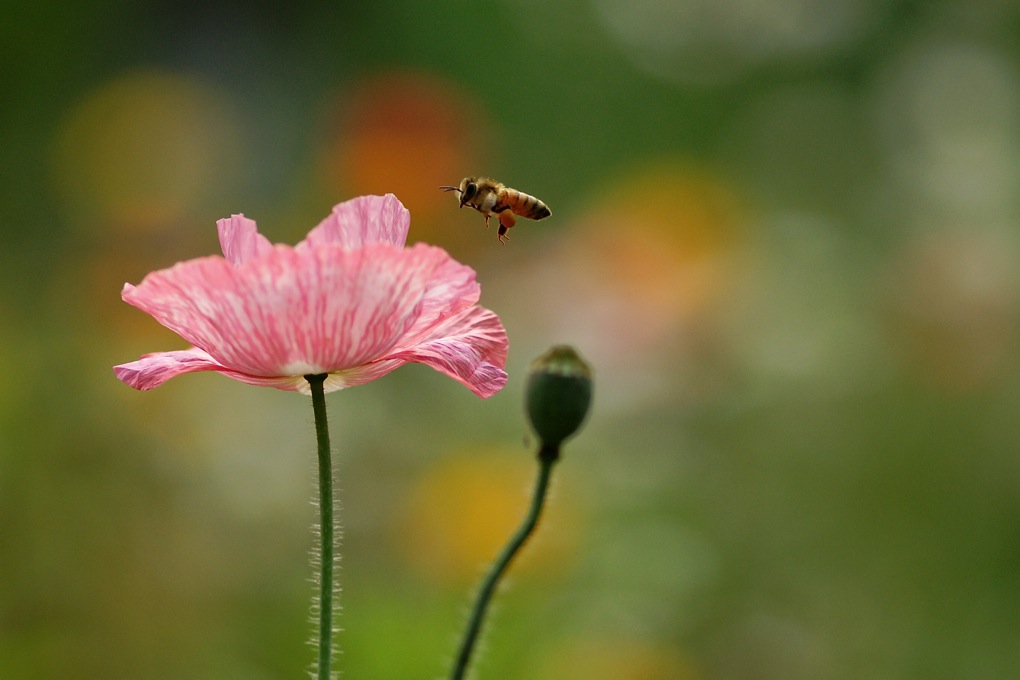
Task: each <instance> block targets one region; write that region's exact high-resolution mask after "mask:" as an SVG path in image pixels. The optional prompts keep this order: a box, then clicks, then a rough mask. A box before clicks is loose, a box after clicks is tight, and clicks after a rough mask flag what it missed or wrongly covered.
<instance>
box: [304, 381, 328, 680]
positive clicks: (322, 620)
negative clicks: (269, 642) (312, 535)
mask: <svg viewBox="0 0 1020 680" xmlns="http://www.w3.org/2000/svg"><path fill="white" fill-rule="evenodd" d="M305 380H307V381H308V384H309V386H310V387H311V391H312V411H313V412H314V413H315V439H316V441H317V443H318V448H319V637H318V641H317V642H318V650H319V660H318V665H317V671H318V674H317V676H316V677H317V678H318V680H330V678H331V674H330V665H331V664H332V661H333V462H332V460H331V451H330V447H329V424H328V423H327V422H326V395H325V392H324V390H323V383H324V382H325V380H326V374H324V373H322V374H319V375H306V376H305Z"/></svg>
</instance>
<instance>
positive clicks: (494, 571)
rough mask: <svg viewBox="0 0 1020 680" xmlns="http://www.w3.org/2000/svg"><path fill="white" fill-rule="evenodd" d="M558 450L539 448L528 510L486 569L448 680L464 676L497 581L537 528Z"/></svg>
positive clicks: (550, 447) (457, 679)
mask: <svg viewBox="0 0 1020 680" xmlns="http://www.w3.org/2000/svg"><path fill="white" fill-rule="evenodd" d="M559 454H560V451H559V447H558V446H555V447H552V446H545V445H543V446H542V447H541V448H540V449H539V452H538V478H537V479H536V481H535V491H534V493H533V495H532V498H531V507H530V508H529V510H528V514H527V515H526V516H525V518H524V521H523V522H522V523H521V525H520V527H518V528H517V531H516V532H515V533H514V535H513V536H512V537H511V538H510V542H509V543H507V544H506V546H505V547H504V548H503V551H502V552H501V553H500V554H499V557H497V558H496V561H495V562H493V563H492V566H490V567H489V572H488V573H487V574H486V575H485V578H484V579H483V580H482V586H481V588H480V590H479V591H478V598H477V599H476V600H475V605H474V607H473V608H472V610H471V619H470V620H469V621H468V627H467V630H466V631H465V633H464V639H463V641H462V642H461V646H460V653H459V654H458V655H457V664H456V666H454V669H453V674H452V675H451V676H450V678H451V680H463V678H464V674H465V673H467V668H468V662H469V661H470V660H471V652H472V651H473V650H474V646H475V643H476V642H477V641H478V635H479V633H481V630H482V621H483V619H484V618H485V611H486V609H487V608H488V606H489V602H490V601H491V600H492V596H493V594H494V593H495V591H496V586H497V585H498V584H499V580H500V578H502V576H503V574H504V573H506V570H507V569H508V568H509V567H510V563H511V562H512V561H513V559H514V557H516V556H517V553H518V552H520V550H521V548H522V547H523V546H524V544H525V543H526V542H527V540H528V538H530V537H531V534H532V533H533V532H534V530H535V527H536V526H537V525H538V519H539V517H540V516H541V514H542V507H543V506H544V505H545V497H546V492H547V491H548V490H549V478H550V476H551V475H552V468H553V465H555V463H556V461H557V460H559Z"/></svg>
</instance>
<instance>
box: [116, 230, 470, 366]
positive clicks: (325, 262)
mask: <svg viewBox="0 0 1020 680" xmlns="http://www.w3.org/2000/svg"><path fill="white" fill-rule="evenodd" d="M450 262H452V260H450V257H449V255H447V254H446V252H445V251H443V250H441V249H439V248H434V247H431V246H425V245H417V246H415V247H413V248H409V249H405V248H399V247H397V246H393V245H389V244H382V243H376V244H372V245H369V246H365V247H363V248H357V249H354V250H347V249H345V248H341V247H338V246H335V245H326V246H320V247H317V248H314V249H306V250H304V251H301V252H298V251H296V250H295V249H293V248H289V247H287V246H274V247H273V250H272V251H271V252H270V253H269V254H268V255H264V256H262V257H260V258H258V259H257V260H253V261H249V262H247V263H244V264H241V265H239V266H236V267H235V266H231V265H230V264H229V263H228V262H226V261H225V260H223V259H222V258H219V257H205V258H199V259H196V260H190V261H188V262H182V263H180V264H178V265H175V266H174V267H171V268H170V269H166V270H162V271H158V272H153V273H152V274H149V275H148V276H146V277H145V279H144V280H143V281H142V282H141V283H140V284H139V285H138V286H137V287H136V286H131V285H130V284H128V285H126V286H125V287H124V292H123V294H122V297H123V298H124V300H125V301H126V302H128V303H130V304H132V305H134V306H136V307H138V308H139V309H141V310H142V311H145V312H147V313H148V314H151V315H152V316H153V318H155V319H156V320H157V321H159V322H160V323H161V324H163V325H164V326H166V327H167V328H169V329H171V330H173V331H175V332H176V333H178V334H179V335H180V336H181V337H183V338H184V339H185V340H187V341H189V342H190V343H192V344H193V345H195V346H196V347H199V348H202V349H205V350H206V351H207V352H208V353H209V354H210V356H212V357H213V358H214V359H215V360H216V361H217V362H219V363H220V364H221V365H223V366H228V367H231V368H233V369H236V370H238V371H240V372H241V373H244V374H247V375H252V376H264V377H270V376H279V375H304V374H308V373H331V372H333V371H339V370H342V369H346V368H353V367H356V366H361V365H362V364H365V363H368V362H370V361H373V360H376V359H378V358H380V357H382V356H385V355H386V354H387V353H388V352H389V351H390V350H391V349H392V348H393V347H395V346H396V345H397V344H398V343H400V342H401V341H403V340H404V339H405V337H406V333H407V331H408V330H410V329H412V328H414V327H415V325H416V322H417V321H418V319H419V317H420V316H421V314H422V311H423V310H424V311H426V312H428V313H429V314H430V315H433V316H435V310H434V309H433V308H434V307H435V306H436V304H437V302H436V300H437V299H438V298H445V300H446V302H447V304H448V306H449V308H451V309H457V308H463V307H465V306H470V305H471V304H473V302H474V299H475V296H476V295H477V293H476V292H475V290H474V288H473V287H472V286H470V285H458V286H452V287H448V286H443V285H434V272H436V271H439V272H444V271H448V270H456V267H451V265H450ZM454 265H456V263H454ZM457 266H459V267H463V265H457ZM458 273H459V272H458ZM440 294H442V295H440ZM458 294H459V295H462V296H466V297H465V298H464V299H457V298H456V297H453V296H455V295H458ZM427 295H428V296H429V297H427V298H426V296H427Z"/></svg>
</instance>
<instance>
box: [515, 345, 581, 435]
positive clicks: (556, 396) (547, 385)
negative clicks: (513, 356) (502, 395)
mask: <svg viewBox="0 0 1020 680" xmlns="http://www.w3.org/2000/svg"><path fill="white" fill-rule="evenodd" d="M591 392H592V372H591V367H590V366H588V364H586V363H585V362H584V360H583V359H582V358H581V357H580V356H578V354H577V352H576V351H574V348H573V347H570V346H569V345H557V346H555V347H553V348H552V349H550V350H549V351H548V352H546V353H545V354H543V355H542V356H540V357H538V358H537V359H535V360H534V361H533V362H531V367H530V369H529V370H528V384H527V387H526V393H525V405H526V408H527V412H528V419H529V420H531V426H532V427H533V428H534V429H535V432H536V433H537V434H538V437H539V439H540V440H541V444H542V448H543V449H549V450H558V449H559V446H560V444H562V443H563V441H564V440H565V439H567V438H568V437H570V436H571V435H573V434H574V433H575V432H577V430H578V429H580V427H581V423H583V422H584V418H585V416H586V415H588V408H589V407H590V406H591Z"/></svg>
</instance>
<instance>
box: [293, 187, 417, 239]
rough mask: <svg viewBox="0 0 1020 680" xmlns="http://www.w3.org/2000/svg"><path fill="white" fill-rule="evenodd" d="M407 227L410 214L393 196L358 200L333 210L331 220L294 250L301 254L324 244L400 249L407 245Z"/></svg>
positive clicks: (326, 220) (323, 222)
mask: <svg viewBox="0 0 1020 680" xmlns="http://www.w3.org/2000/svg"><path fill="white" fill-rule="evenodd" d="M410 227H411V214H410V213H409V212H408V211H407V208H405V207H404V206H403V205H402V204H401V203H400V201H399V200H397V197H396V196H394V195H393V194H386V195H385V196H359V197H357V198H352V199H351V200H349V201H344V202H343V203H340V204H339V205H336V206H334V208H333V212H332V213H331V214H330V216H329V217H327V218H326V219H324V220H323V221H322V222H319V224H318V226H316V227H315V228H314V229H312V230H311V231H310V232H308V236H306V237H305V240H304V241H302V242H301V243H299V244H297V246H296V248H297V249H298V250H303V249H305V248H314V247H317V246H319V245H322V244H324V243H336V244H338V245H341V246H344V247H345V248H360V247H361V246H363V245H367V244H370V243H392V244H394V245H398V246H402V245H404V243H406V242H407V232H408V230H409V229H410Z"/></svg>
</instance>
